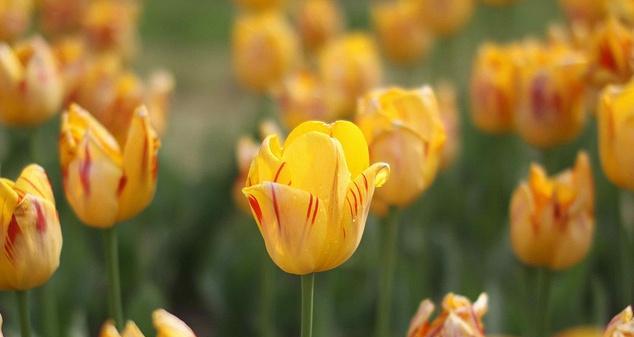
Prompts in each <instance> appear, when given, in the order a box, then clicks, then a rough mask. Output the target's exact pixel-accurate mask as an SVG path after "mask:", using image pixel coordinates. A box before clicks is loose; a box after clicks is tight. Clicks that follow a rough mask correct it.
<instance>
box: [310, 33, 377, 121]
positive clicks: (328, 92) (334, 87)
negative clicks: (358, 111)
mask: <svg viewBox="0 0 634 337" xmlns="http://www.w3.org/2000/svg"><path fill="white" fill-rule="evenodd" d="M319 73H320V76H321V78H322V80H323V85H324V95H325V97H326V98H327V100H328V106H329V109H331V111H333V112H334V113H335V115H336V116H337V118H344V117H349V116H352V115H353V113H354V109H355V107H356V104H357V99H358V98H359V97H361V96H362V95H364V94H365V93H366V92H368V91H369V90H371V89H372V88H374V87H376V86H378V85H379V84H380V82H381V77H382V70H381V61H380V57H379V54H378V52H377V48H376V43H375V41H374V40H373V39H372V38H371V37H370V36H368V35H367V34H364V33H350V34H347V35H344V36H341V37H339V38H337V39H335V40H333V41H331V42H330V43H329V44H328V45H326V46H325V48H324V49H323V50H322V52H321V55H320V57H319Z"/></svg>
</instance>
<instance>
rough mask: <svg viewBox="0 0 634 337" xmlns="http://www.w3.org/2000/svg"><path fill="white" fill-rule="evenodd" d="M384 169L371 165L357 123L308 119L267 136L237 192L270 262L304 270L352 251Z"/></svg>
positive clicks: (329, 264) (326, 266)
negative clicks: (284, 133)
mask: <svg viewBox="0 0 634 337" xmlns="http://www.w3.org/2000/svg"><path fill="white" fill-rule="evenodd" d="M388 175H389V166H388V165H387V164H385V163H375V164H372V165H369V154H368V145H367V143H366V141H365V138H364V137H363V133H361V130H359V128H358V127H357V126H355V125H354V124H352V123H350V122H346V121H337V122H335V123H333V124H325V123H323V122H306V123H303V124H300V125H299V126H298V127H296V128H295V129H294V130H293V131H292V132H291V133H290V134H289V135H288V137H287V138H286V140H285V141H284V143H283V144H280V141H279V138H278V136H276V135H271V136H268V137H267V138H266V139H264V141H263V142H262V145H261V146H260V150H259V152H258V155H257V156H256V158H255V159H254V160H253V162H252V164H251V168H250V170H249V176H248V178H247V181H246V187H245V188H244V189H243V190H242V191H243V192H244V194H245V196H246V197H247V199H248V201H249V204H250V206H251V211H252V214H253V216H254V218H255V219H256V222H257V225H258V228H259V229H260V233H261V234H262V237H263V238H264V243H265V245H266V249H267V251H268V253H269V255H270V256H271V258H272V259H273V262H275V264H277V265H278V266H279V267H280V268H281V269H282V270H284V271H286V272H287V273H291V274H297V275H306V274H311V273H315V272H320V271H326V270H330V269H333V268H336V267H337V266H339V265H341V264H342V263H344V262H345V261H346V260H348V258H350V256H352V254H353V253H354V251H355V250H356V248H357V246H358V245H359V242H360V241H361V237H362V235H363V230H364V228H365V221H366V218H367V214H368V209H369V207H370V202H371V200H372V195H373V194H374V189H375V187H379V186H381V185H383V183H384V182H385V181H386V180H387V177H388Z"/></svg>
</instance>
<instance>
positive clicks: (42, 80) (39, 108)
mask: <svg viewBox="0 0 634 337" xmlns="http://www.w3.org/2000/svg"><path fill="white" fill-rule="evenodd" d="M62 91H63V88H62V80H61V76H60V73H59V69H58V67H57V64H56V62H55V59H54V58H53V54H52V52H51V50H50V48H49V47H48V45H47V44H46V42H45V41H44V40H43V39H41V38H39V37H36V38H32V39H29V40H27V41H24V42H21V43H19V44H17V45H16V46H15V48H13V49H11V47H9V46H8V45H6V44H4V43H0V122H2V123H4V124H7V125H11V126H35V125H37V124H40V123H43V122H45V121H46V120H48V119H49V118H51V117H52V116H53V115H55V113H57V111H58V109H59V108H60V105H61V103H62Z"/></svg>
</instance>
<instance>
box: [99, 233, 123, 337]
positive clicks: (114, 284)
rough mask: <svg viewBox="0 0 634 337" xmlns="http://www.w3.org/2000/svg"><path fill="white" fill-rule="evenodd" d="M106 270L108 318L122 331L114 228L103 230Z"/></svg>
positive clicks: (117, 248) (117, 253)
mask: <svg viewBox="0 0 634 337" xmlns="http://www.w3.org/2000/svg"><path fill="white" fill-rule="evenodd" d="M103 234H104V236H103V238H104V245H105V250H106V268H107V269H108V288H109V289H108V295H109V296H108V306H109V313H110V317H111V318H112V319H113V320H114V322H115V325H116V327H117V329H118V330H121V329H123V306H122V305H121V281H120V277H119V247H118V243H117V231H116V226H112V227H110V228H107V229H104V232H103Z"/></svg>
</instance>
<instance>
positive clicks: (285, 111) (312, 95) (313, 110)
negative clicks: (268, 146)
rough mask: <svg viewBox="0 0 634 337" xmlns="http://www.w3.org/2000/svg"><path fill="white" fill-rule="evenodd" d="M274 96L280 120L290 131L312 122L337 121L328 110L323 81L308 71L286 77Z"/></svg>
mask: <svg viewBox="0 0 634 337" xmlns="http://www.w3.org/2000/svg"><path fill="white" fill-rule="evenodd" d="M274 96H275V98H276V101H277V105H278V107H279V112H280V118H281V119H282V121H284V124H285V125H286V126H287V127H288V128H290V129H292V128H294V127H296V126H298V125H299V124H301V123H303V122H306V121H310V120H319V121H324V122H331V121H334V120H335V117H336V116H334V114H333V111H332V110H331V109H329V108H328V101H327V100H326V97H324V90H323V85H322V83H321V80H320V79H319V78H318V77H317V75H315V74H314V73H312V72H310V71H308V70H300V71H297V72H294V73H293V74H291V75H290V76H288V77H286V78H285V79H284V81H283V82H282V84H281V86H280V87H279V88H277V90H275V91H274Z"/></svg>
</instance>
